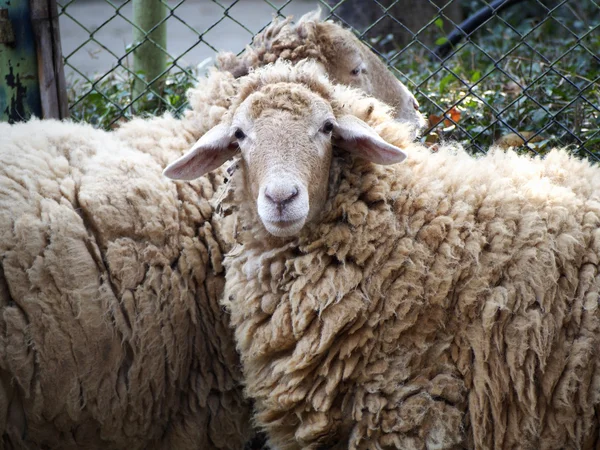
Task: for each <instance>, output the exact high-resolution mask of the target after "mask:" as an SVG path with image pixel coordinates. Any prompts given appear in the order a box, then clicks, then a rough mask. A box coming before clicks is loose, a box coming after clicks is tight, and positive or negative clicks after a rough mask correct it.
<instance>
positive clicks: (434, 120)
mask: <svg viewBox="0 0 600 450" xmlns="http://www.w3.org/2000/svg"><path fill="white" fill-rule="evenodd" d="M441 121H442V117H441V116H436V115H435V114H430V115H429V126H430V127H431V128H433V127H435V126H437V125H439V124H440V123H441Z"/></svg>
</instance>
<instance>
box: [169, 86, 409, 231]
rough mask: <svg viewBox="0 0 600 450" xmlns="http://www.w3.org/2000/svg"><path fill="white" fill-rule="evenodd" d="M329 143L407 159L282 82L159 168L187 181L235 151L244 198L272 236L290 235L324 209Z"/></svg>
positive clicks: (376, 157)
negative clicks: (176, 158)
mask: <svg viewBox="0 0 600 450" xmlns="http://www.w3.org/2000/svg"><path fill="white" fill-rule="evenodd" d="M334 145H335V146H338V147H339V148H341V149H343V150H346V151H348V152H349V153H353V154H355V155H356V156H358V157H360V158H363V159H367V160H369V161H372V162H374V163H378V164H393V163H397V162H400V161H403V160H404V159H405V158H406V155H405V154H404V152H402V150H400V149H399V148H397V147H395V146H393V145H391V144H388V143H387V142H385V141H384V140H383V139H381V137H380V136H379V135H378V134H377V133H376V132H375V131H374V130H373V129H372V128H371V127H369V126H368V125H367V124H366V123H364V122H363V121H361V120H360V119H358V118H356V117H354V116H351V115H347V114H345V115H344V114H342V113H338V116H337V117H336V115H335V114H334V111H333V109H332V107H331V104H330V102H328V101H326V100H325V99H324V98H323V97H321V96H320V95H319V94H317V93H315V92H313V91H311V90H309V89H308V88H306V87H304V86H303V85H301V84H294V83H288V82H282V83H277V84H273V85H267V86H264V87H262V88H261V89H260V90H258V91H257V92H254V93H252V94H250V95H249V96H248V97H247V98H246V99H245V100H244V101H243V102H242V103H241V104H240V105H239V107H238V108H237V109H236V111H235V113H234V114H232V116H231V120H229V121H228V123H224V124H221V125H218V126H216V127H215V128H213V129H212V130H211V131H209V132H208V133H207V134H206V135H204V136H203V137H202V138H201V139H200V140H199V141H198V142H197V143H196V145H195V146H194V147H193V148H192V150H190V152H188V153H187V154H186V155H184V156H183V157H181V158H180V159H179V160H177V161H175V162H174V163H172V164H171V165H170V166H168V167H167V168H166V169H165V172H164V173H165V175H166V176H168V177H169V178H173V179H193V178H196V177H199V176H201V175H204V174H205V173H206V172H208V171H210V170H213V169H215V168H217V167H218V166H220V165H221V164H222V163H224V162H225V161H226V160H227V159H229V158H230V157H231V156H233V155H234V154H235V153H237V152H240V154H241V167H242V170H243V173H244V183H245V189H244V192H245V195H246V196H247V200H248V201H250V202H252V204H253V209H254V211H255V212H256V213H257V215H258V218H259V219H260V221H261V222H262V224H263V226H264V227H265V229H266V230H267V231H268V232H269V233H270V234H272V235H274V236H278V237H289V236H295V235H297V234H298V233H299V232H300V231H301V230H302V228H303V227H304V225H305V224H306V223H309V222H310V221H312V220H315V218H318V217H319V213H320V212H321V211H322V209H323V206H324V204H325V201H326V199H327V194H328V192H327V186H328V184H329V183H328V181H329V169H330V164H331V158H332V147H333V146H334Z"/></svg>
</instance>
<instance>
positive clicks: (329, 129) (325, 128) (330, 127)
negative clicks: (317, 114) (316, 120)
mask: <svg viewBox="0 0 600 450" xmlns="http://www.w3.org/2000/svg"><path fill="white" fill-rule="evenodd" d="M321 131H322V132H323V133H325V134H329V133H331V132H332V131H333V122H331V121H330V120H328V121H327V122H325V123H324V124H323V126H322V127H321Z"/></svg>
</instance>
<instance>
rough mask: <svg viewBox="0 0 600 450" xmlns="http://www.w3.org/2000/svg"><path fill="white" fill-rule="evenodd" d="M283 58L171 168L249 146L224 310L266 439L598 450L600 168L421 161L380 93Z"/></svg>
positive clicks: (239, 182) (321, 444) (514, 158)
mask: <svg viewBox="0 0 600 450" xmlns="http://www.w3.org/2000/svg"><path fill="white" fill-rule="evenodd" d="M278 67H279V73H277V74H276V73H275V72H274V71H273V70H272V71H269V72H263V71H256V72H255V73H254V74H252V75H250V76H249V77H248V79H247V80H246V81H245V87H244V88H243V89H241V90H240V92H241V94H240V95H239V96H238V97H237V98H236V100H235V101H234V102H233V103H232V108H231V111H230V112H229V113H228V115H227V116H226V117H225V119H224V121H223V123H222V124H220V125H219V126H217V127H215V128H214V129H213V130H212V131H211V132H210V133H208V134H207V135H206V136H205V137H203V139H201V140H200V141H199V142H198V143H197V144H196V145H195V146H194V148H193V149H192V150H191V151H190V153H189V154H187V155H186V156H184V157H183V158H181V159H180V160H178V161H176V162H175V163H173V164H172V165H170V166H169V167H168V168H167V169H166V171H165V173H166V174H167V175H169V176H171V177H176V178H180V177H184V178H190V177H193V176H198V175H202V174H204V173H205V172H206V171H207V170H210V169H212V168H214V167H216V166H218V165H219V164H220V163H221V162H222V160H223V159H226V157H228V156H230V155H231V154H232V153H234V152H235V151H236V150H235V148H236V146H237V145H239V147H240V149H241V158H240V161H239V167H240V170H239V171H238V172H237V173H235V174H234V176H233V179H232V182H233V183H234V185H235V186H236V188H235V197H234V203H237V204H239V207H240V208H241V209H240V213H239V215H240V221H241V226H240V229H241V230H243V231H242V232H241V234H240V244H241V247H240V248H239V249H234V250H233V251H232V252H231V254H230V256H229V257H228V261H227V282H226V287H225V299H226V300H225V304H226V305H227V306H228V307H229V309H230V310H231V314H232V325H233V326H234V328H235V335H236V339H237V346H238V350H239V351H240V353H241V359H242V363H243V370H244V376H245V381H246V384H247V386H246V389H247V392H248V394H249V395H250V396H251V397H252V398H254V400H255V402H256V410H257V415H256V420H257V422H258V424H259V425H261V426H262V427H263V428H264V429H266V430H267V431H268V435H269V437H270V442H272V443H273V444H274V446H275V447H276V448H278V449H299V448H353V449H373V448H378V449H383V448H386V449H391V448H396V449H422V448H437V449H439V448H465V447H466V448H521V449H534V448H543V449H567V448H573V449H575V448H578V449H579V448H598V446H599V445H600V437H599V436H600V423H599V421H598V413H599V412H600V411H599V410H600V358H598V349H599V348H600V330H599V325H600V313H599V310H598V298H599V294H600V276H599V273H598V263H599V256H600V172H599V170H598V168H597V167H592V166H590V164H589V163H588V162H585V161H579V160H576V159H574V158H572V157H571V156H569V155H568V154H567V153H566V152H564V151H558V150H556V151H553V152H551V153H550V154H549V155H548V156H547V158H546V159H544V160H540V159H531V158H528V157H522V156H518V155H516V154H515V153H512V152H509V153H503V152H500V151H491V152H490V154H488V155H487V156H485V157H482V158H479V159H474V158H471V157H470V156H468V155H467V154H466V153H464V152H463V151H462V150H461V149H454V148H451V147H450V146H446V147H442V148H440V150H439V151H438V152H437V153H435V154H430V153H429V151H428V150H427V149H425V148H423V147H421V146H420V145H416V144H408V140H407V137H406V135H407V133H406V130H404V129H403V127H402V126H401V125H399V124H397V123H396V122H393V121H392V120H391V117H390V115H389V112H388V111H387V110H386V108H385V107H384V106H383V105H382V104H381V103H379V102H377V101H375V100H371V99H368V98H365V97H364V96H363V95H362V94H360V93H359V92H356V91H350V90H348V89H344V88H343V87H333V86H331V85H330V84H329V83H328V82H327V81H326V80H324V79H318V80H317V79H316V77H315V76H314V73H312V69H310V68H303V67H296V68H291V67H288V66H278ZM350 97H354V99H353V100H352V101H350ZM298 105H302V107H299V106H298ZM349 105H352V106H353V108H349ZM359 119H362V120H364V122H366V123H368V124H369V125H370V126H371V127H372V128H370V127H369V126H367V125H366V124H365V123H363V122H361V121H360V120H359ZM375 130H376V131H377V132H378V133H379V134H380V135H381V136H382V137H384V138H385V141H387V142H390V143H393V144H395V145H396V146H397V147H394V146H391V145H390V144H387V143H386V142H384V141H382V140H381V138H380V137H379V136H378V135H377V134H376V133H375ZM332 134H333V142H335V144H336V146H337V148H338V150H336V151H332ZM274 135H275V139H276V140H277V141H278V142H280V145H278V146H277V147H275V146H273V145H269V144H268V141H269V139H272V138H273V136H274ZM398 147H401V148H404V149H406V150H407V153H408V154H409V158H408V160H407V162H406V163H404V164H400V165H395V166H389V167H384V166H381V165H377V164H374V163H372V162H369V160H370V161H374V162H377V163H390V162H394V161H400V160H401V159H402V158H403V154H402V150H400V149H399V148H398ZM220 155H223V156H220ZM356 156H359V157H356ZM267 161H268V164H267V163H266V162H267ZM319 165H324V166H325V167H326V168H327V170H324V171H319V170H315V169H314V167H319ZM242 225H243V226H242Z"/></svg>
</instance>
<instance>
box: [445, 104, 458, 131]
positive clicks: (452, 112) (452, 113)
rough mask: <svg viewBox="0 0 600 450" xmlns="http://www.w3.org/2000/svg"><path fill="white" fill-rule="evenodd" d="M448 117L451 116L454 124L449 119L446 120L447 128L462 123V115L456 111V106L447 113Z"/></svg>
mask: <svg viewBox="0 0 600 450" xmlns="http://www.w3.org/2000/svg"><path fill="white" fill-rule="evenodd" d="M446 116H447V117H448V116H450V119H452V120H453V121H454V122H452V121H451V120H449V119H446V120H444V125H446V126H447V127H449V126H452V125H454V124H455V123H458V122H459V121H460V116H461V113H460V111H459V110H458V109H456V106H453V107H452V108H450V111H448V112H447V113H446Z"/></svg>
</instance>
